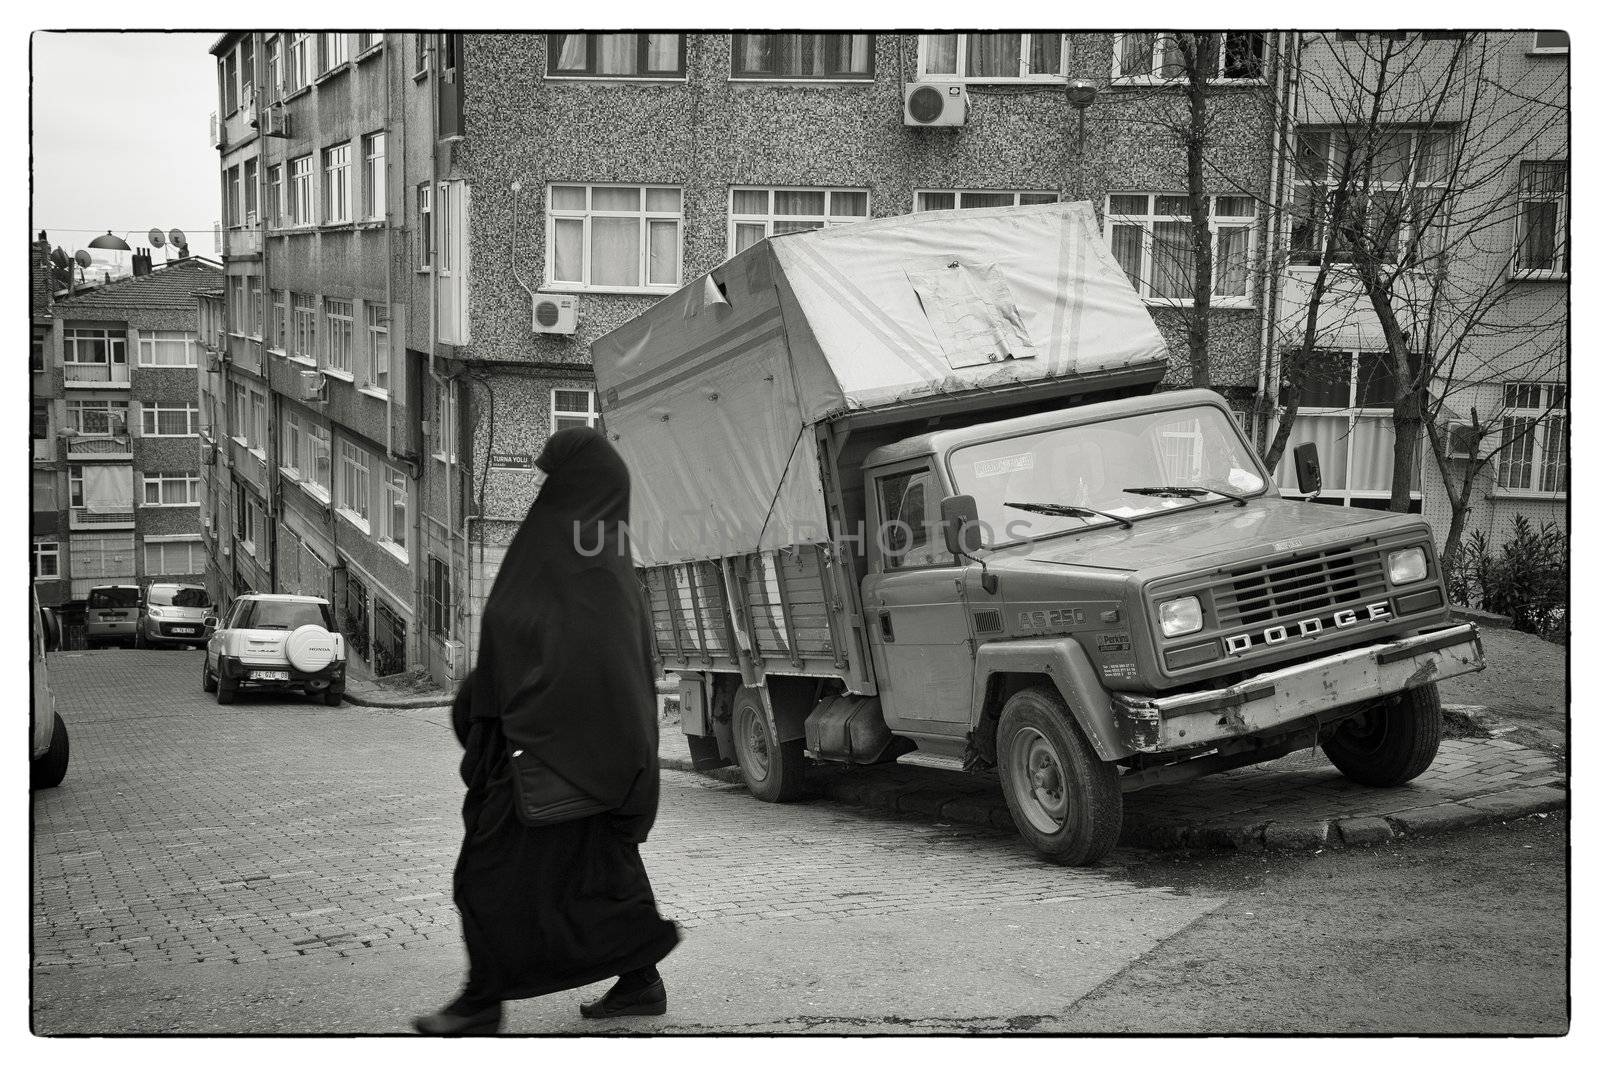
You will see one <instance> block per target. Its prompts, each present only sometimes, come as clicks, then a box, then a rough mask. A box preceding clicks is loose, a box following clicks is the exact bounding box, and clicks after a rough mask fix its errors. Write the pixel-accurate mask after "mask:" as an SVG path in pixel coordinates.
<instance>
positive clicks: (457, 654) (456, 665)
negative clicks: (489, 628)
mask: <svg viewBox="0 0 1600 1067" xmlns="http://www.w3.org/2000/svg"><path fill="white" fill-rule="evenodd" d="M444 675H445V679H446V681H448V682H449V683H450V684H452V685H454V684H456V683H458V682H460V681H461V680H463V679H464V678H466V676H467V646H466V645H465V644H463V643H462V642H460V641H446V642H445V643H444Z"/></svg>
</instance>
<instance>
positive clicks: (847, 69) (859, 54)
mask: <svg viewBox="0 0 1600 1067" xmlns="http://www.w3.org/2000/svg"><path fill="white" fill-rule="evenodd" d="M837 40H838V42H839V70H838V72H839V73H840V74H870V73H871V72H872V35H871V34H870V33H844V34H839V35H838V36H837Z"/></svg>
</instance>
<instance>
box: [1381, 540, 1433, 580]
mask: <svg viewBox="0 0 1600 1067" xmlns="http://www.w3.org/2000/svg"><path fill="white" fill-rule="evenodd" d="M1384 562H1385V563H1386V565H1387V566H1388V569H1389V584H1390V585H1410V584H1411V583H1412V582H1420V581H1422V579H1424V578H1426V577H1427V576H1428V554H1427V553H1426V552H1424V551H1422V546H1421V545H1412V546H1411V547H1410V548H1401V549H1396V550H1395V551H1393V552H1391V553H1389V555H1388V556H1387V557H1386V559H1385V561H1384Z"/></svg>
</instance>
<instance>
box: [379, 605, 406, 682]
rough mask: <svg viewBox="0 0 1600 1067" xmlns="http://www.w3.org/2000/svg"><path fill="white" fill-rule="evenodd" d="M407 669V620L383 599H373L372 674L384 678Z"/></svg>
mask: <svg viewBox="0 0 1600 1067" xmlns="http://www.w3.org/2000/svg"><path fill="white" fill-rule="evenodd" d="M405 669H406V620H404V619H402V618H401V617H400V615H399V613H398V612H397V611H395V609H394V608H392V607H390V606H389V604H388V603H387V602H386V601H385V600H384V599H383V598H382V597H373V598H372V673H373V674H375V675H378V676H379V677H383V676H385V675H390V674H399V673H400V672H401V671H403V670H405Z"/></svg>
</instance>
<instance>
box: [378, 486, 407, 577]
mask: <svg viewBox="0 0 1600 1067" xmlns="http://www.w3.org/2000/svg"><path fill="white" fill-rule="evenodd" d="M378 540H380V541H384V542H387V543H388V544H390V545H393V546H394V547H395V548H397V549H399V550H400V554H401V555H404V554H405V550H406V476H405V472H403V471H398V470H396V469H395V468H393V467H390V466H387V465H386V466H385V467H384V468H383V509H382V510H381V511H380V512H379V513H378Z"/></svg>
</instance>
